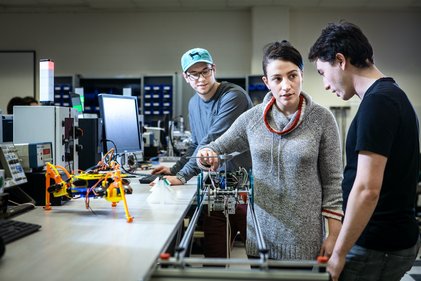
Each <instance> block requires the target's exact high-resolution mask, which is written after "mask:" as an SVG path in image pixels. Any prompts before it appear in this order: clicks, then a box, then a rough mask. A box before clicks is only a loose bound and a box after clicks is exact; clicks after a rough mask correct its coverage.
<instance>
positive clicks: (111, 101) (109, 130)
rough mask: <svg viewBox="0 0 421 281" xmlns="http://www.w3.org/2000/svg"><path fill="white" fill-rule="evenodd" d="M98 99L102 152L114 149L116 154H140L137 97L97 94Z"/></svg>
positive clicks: (140, 143) (140, 142)
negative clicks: (101, 129)
mask: <svg viewBox="0 0 421 281" xmlns="http://www.w3.org/2000/svg"><path fill="white" fill-rule="evenodd" d="M98 98H99V109H100V117H101V118H102V122H103V136H102V139H103V147H104V151H105V152H106V151H108V150H110V149H111V148H113V147H114V149H115V150H116V153H118V154H121V153H124V152H131V153H136V154H137V153H139V152H142V136H141V131H140V126H139V109H138V104H137V97H134V96H121V95H110V94H99V95H98Z"/></svg>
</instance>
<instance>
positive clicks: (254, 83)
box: [247, 75, 268, 105]
mask: <svg viewBox="0 0 421 281" xmlns="http://www.w3.org/2000/svg"><path fill="white" fill-rule="evenodd" d="M247 92H248V94H249V96H250V98H251V100H252V102H253V104H254V105H256V104H259V103H261V102H262V101H263V98H264V97H265V95H266V94H267V92H268V89H267V87H266V85H265V83H263V81H262V75H248V76H247Z"/></svg>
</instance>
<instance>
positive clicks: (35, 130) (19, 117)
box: [13, 106, 79, 173]
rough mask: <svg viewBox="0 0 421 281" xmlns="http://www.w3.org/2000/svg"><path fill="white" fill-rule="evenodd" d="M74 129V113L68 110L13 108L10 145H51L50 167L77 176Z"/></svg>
mask: <svg viewBox="0 0 421 281" xmlns="http://www.w3.org/2000/svg"><path fill="white" fill-rule="evenodd" d="M77 127H78V117H77V113H76V110H75V109H73V108H70V107H61V106H15V107H14V113H13V142H14V143H44V142H51V144H52V152H53V155H52V156H53V157H52V158H53V161H52V162H53V164H54V165H60V166H63V167H65V168H66V169H67V170H68V171H69V172H74V173H77V170H78V161H79V156H78V150H79V143H78V137H79V136H78V135H77Z"/></svg>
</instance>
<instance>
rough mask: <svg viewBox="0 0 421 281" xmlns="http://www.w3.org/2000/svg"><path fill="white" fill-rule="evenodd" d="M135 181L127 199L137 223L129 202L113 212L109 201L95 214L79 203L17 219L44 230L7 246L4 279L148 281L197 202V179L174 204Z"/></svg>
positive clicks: (179, 191) (178, 191) (99, 203)
mask: <svg viewBox="0 0 421 281" xmlns="http://www.w3.org/2000/svg"><path fill="white" fill-rule="evenodd" d="M131 180H132V184H131V185H132V187H133V194H130V195H127V196H126V198H127V204H128V207H129V212H130V214H131V215H132V216H133V217H134V221H133V222H132V223H127V221H126V217H125V212H124V207H123V201H120V202H119V203H118V204H117V207H115V208H112V207H111V203H110V202H108V201H106V200H105V199H103V198H99V199H91V204H90V206H91V208H92V209H93V211H94V213H93V212H91V211H90V210H87V209H86V208H85V205H84V199H76V200H71V201H69V202H67V203H65V204H64V205H63V206H53V207H52V210H51V211H45V210H44V209H43V208H42V207H37V208H36V209H35V210H32V211H30V212H27V213H25V214H23V215H19V216H16V217H14V218H12V219H15V220H20V221H26V222H32V223H37V224H40V225H41V226H42V228H41V230H40V231H38V232H37V233H34V234H31V235H29V236H26V237H24V238H21V239H19V240H16V241H14V242H12V243H9V244H7V245H6V253H5V255H4V256H3V258H2V259H1V260H0V280H5V281H6V280H13V281H19V280H22V281H28V280H43V281H44V280H45V281H48V280H54V281H56V280H90V281H91V280H113V281H114V280H147V279H148V277H149V274H150V273H151V269H152V268H153V267H154V266H155V263H156V259H157V257H158V256H159V254H160V253H161V252H162V251H163V250H164V247H166V245H168V243H170V241H171V240H172V238H173V236H174V235H175V233H176V231H177V230H178V226H179V225H180V223H181V222H182V220H183V218H184V216H185V214H186V212H187V210H188V208H189V206H190V204H191V202H192V198H193V197H194V195H195V193H196V181H195V180H194V179H192V180H191V181H190V182H189V183H188V184H187V185H184V186H175V187H173V188H174V191H175V192H173V193H172V196H173V198H174V201H173V202H171V203H168V202H167V203H165V204H161V203H157V204H156V203H155V204H152V203H148V201H147V197H148V196H149V195H150V194H151V191H150V187H149V186H148V185H140V184H139V183H138V182H137V180H136V179H131Z"/></svg>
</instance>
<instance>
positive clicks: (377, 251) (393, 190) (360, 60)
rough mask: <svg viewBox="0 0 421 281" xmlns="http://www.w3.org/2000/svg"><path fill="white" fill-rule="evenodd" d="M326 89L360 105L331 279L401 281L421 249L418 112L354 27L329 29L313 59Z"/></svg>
mask: <svg viewBox="0 0 421 281" xmlns="http://www.w3.org/2000/svg"><path fill="white" fill-rule="evenodd" d="M309 59H310V61H315V64H316V67H317V71H318V72H319V74H320V75H321V76H323V83H324V86H325V88H326V90H331V91H332V92H333V93H335V94H336V95H337V96H338V97H340V98H342V99H343V100H349V99H350V98H352V97H353V96H354V95H357V96H358V97H359V98H360V99H361V104H360V106H359V109H358V112H357V114H356V116H355V118H354V120H353V121H352V123H351V126H350V128H349V132H348V136H347V141H346V158H347V165H346V167H345V171H344V180H343V183H342V190H343V194H344V211H345V217H344V220H343V226H342V229H341V231H340V234H339V236H338V239H337V242H336V245H335V248H334V250H333V253H332V256H331V257H330V260H329V263H328V268H327V269H328V271H329V273H330V274H331V276H332V279H333V280H345V281H349V280H387V281H394V280H396V281H398V280H401V278H402V276H403V275H404V274H405V272H406V271H408V270H410V268H411V267H412V265H413V263H414V260H415V258H416V255H417V253H418V249H419V243H420V242H419V230H418V224H417V221H416V218H415V202H416V187H417V182H418V171H419V132H418V120H417V116H416V113H415V111H414V109H413V107H412V105H411V103H410V101H409V99H408V97H407V96H406V94H405V93H404V92H403V91H402V90H401V89H400V88H399V86H398V85H397V84H396V82H395V81H394V80H393V79H392V78H390V77H385V75H384V74H383V73H382V72H380V71H379V69H378V68H377V67H376V66H375V65H374V60H373V50H372V47H371V45H370V43H369V41H368V39H367V38H366V37H365V35H364V34H363V33H362V31H361V29H360V28H359V27H357V26H355V25H354V24H351V23H347V22H340V23H338V24H329V25H328V26H327V27H326V28H325V29H323V30H322V33H321V35H320V37H319V38H318V39H317V41H316V42H315V43H314V45H313V46H312V47H311V49H310V53H309Z"/></svg>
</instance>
